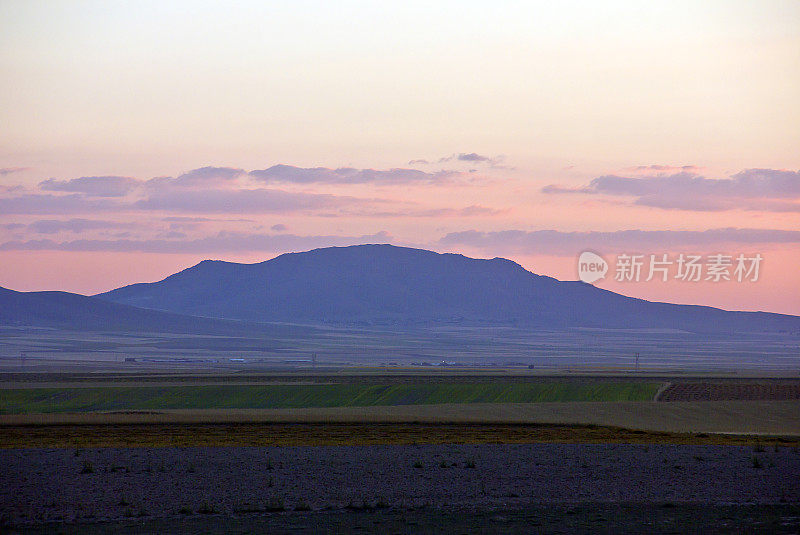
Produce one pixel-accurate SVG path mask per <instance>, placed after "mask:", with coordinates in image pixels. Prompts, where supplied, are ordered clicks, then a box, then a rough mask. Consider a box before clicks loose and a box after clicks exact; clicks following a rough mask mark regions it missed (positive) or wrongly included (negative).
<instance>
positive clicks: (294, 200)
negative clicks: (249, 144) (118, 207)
mask: <svg viewBox="0 0 800 535" xmlns="http://www.w3.org/2000/svg"><path fill="white" fill-rule="evenodd" d="M362 202H365V201H364V200H362V199H357V198H355V197H347V196H340V195H330V194H317V193H294V192H288V191H283V190H277V189H237V190H186V191H175V190H167V191H161V192H158V193H155V194H153V195H151V196H150V197H148V198H147V199H142V200H140V201H137V202H135V203H134V205H133V206H134V207H136V208H139V209H142V210H162V211H167V212H202V213H291V212H299V211H307V210H318V209H334V208H339V207H342V206H348V205H354V204H360V203H362Z"/></svg>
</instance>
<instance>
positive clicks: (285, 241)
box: [0, 232, 392, 253]
mask: <svg viewBox="0 0 800 535" xmlns="http://www.w3.org/2000/svg"><path fill="white" fill-rule="evenodd" d="M390 241H392V237H391V236H390V235H389V234H388V233H386V232H378V233H377V234H370V235H365V236H299V235H295V234H248V233H243V232H219V233H218V234H216V235H214V236H207V237H204V238H198V239H194V240H182V239H163V238H158V239H149V240H131V239H116V240H72V241H63V242H58V241H55V240H50V239H44V240H28V241H9V242H5V243H3V244H0V250H4V251H7V250H58V251H138V252H148V253H219V252H246V251H271V252H278V251H281V252H283V251H304V250H308V249H314V248H318V247H330V246H345V245H358V244H362V243H388V242H390Z"/></svg>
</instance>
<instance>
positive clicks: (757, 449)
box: [753, 442, 765, 453]
mask: <svg viewBox="0 0 800 535" xmlns="http://www.w3.org/2000/svg"><path fill="white" fill-rule="evenodd" d="M753 451H755V452H757V453H762V452H764V451H765V450H764V446H763V445H762V444H761V443H760V442H759V443H757V444H756V445H755V446H753Z"/></svg>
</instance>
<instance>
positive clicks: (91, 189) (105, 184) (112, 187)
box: [39, 176, 140, 197]
mask: <svg viewBox="0 0 800 535" xmlns="http://www.w3.org/2000/svg"><path fill="white" fill-rule="evenodd" d="M139 185H140V181H139V180H136V179H135V178H131V177H127V176H84V177H80V178H73V179H72V180H56V179H55V178H48V179H47V180H45V181H43V182H40V183H39V189H41V190H43V191H68V192H73V193H84V194H86V195H89V196H92V197H124V196H125V195H127V194H128V193H130V192H131V191H133V190H134V188H136V187H137V186H139Z"/></svg>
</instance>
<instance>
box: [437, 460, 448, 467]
mask: <svg viewBox="0 0 800 535" xmlns="http://www.w3.org/2000/svg"><path fill="white" fill-rule="evenodd" d="M447 466H448V465H447V461H442V462H440V463H439V468H447Z"/></svg>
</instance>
